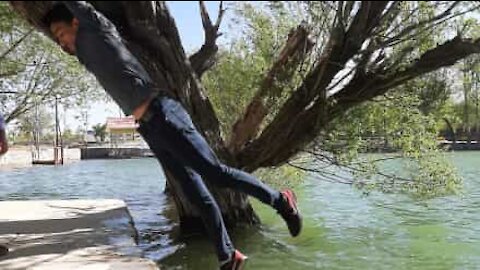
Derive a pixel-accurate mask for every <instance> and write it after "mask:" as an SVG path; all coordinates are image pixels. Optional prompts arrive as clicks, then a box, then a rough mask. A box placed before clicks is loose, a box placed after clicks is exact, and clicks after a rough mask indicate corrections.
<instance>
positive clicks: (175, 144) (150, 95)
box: [44, 1, 302, 269]
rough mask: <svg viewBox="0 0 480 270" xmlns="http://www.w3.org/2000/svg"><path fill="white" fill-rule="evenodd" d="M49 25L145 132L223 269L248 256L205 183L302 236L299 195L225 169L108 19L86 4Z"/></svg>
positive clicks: (68, 8) (69, 7) (61, 12)
mask: <svg viewBox="0 0 480 270" xmlns="http://www.w3.org/2000/svg"><path fill="white" fill-rule="evenodd" d="M44 23H45V24H46V26H48V27H49V29H50V31H51V33H52V34H53V36H54V37H55V39H56V42H57V43H58V44H59V45H60V46H61V47H62V49H63V50H64V51H65V52H67V53H69V54H71V55H76V57H77V58H78V60H79V61H80V63H82V64H83V65H84V66H85V67H86V68H87V70H89V71H90V72H92V73H93V74H94V75H95V76H96V78H97V80H98V81H99V82H100V84H101V85H102V86H103V87H104V88H105V90H106V91H107V92H108V93H109V94H110V95H111V96H112V98H113V99H114V100H115V101H116V102H117V103H118V104H119V106H120V107H121V108H122V110H123V111H124V113H125V114H126V115H133V116H134V117H135V119H136V120H137V121H138V122H139V129H138V131H139V133H140V134H141V135H142V136H143V138H144V139H145V141H146V142H147V143H148V145H149V146H150V148H151V149H152V151H153V153H154V154H155V156H156V157H157V159H158V160H159V161H160V162H161V163H162V164H163V165H164V167H165V168H166V169H167V170H168V171H170V172H171V173H172V174H173V175H174V177H175V179H176V180H178V181H179V183H180V185H181V187H182V190H183V192H184V193H185V195H186V197H187V199H188V200H189V201H190V202H191V203H192V205H194V206H195V207H196V209H197V210H198V212H199V213H200V215H201V218H202V220H203V222H204V224H205V227H206V229H207V232H208V235H209V237H210V239H211V240H212V241H213V243H214V245H215V249H216V252H217V256H218V259H219V262H220V269H242V267H243V265H244V263H245V260H246V258H247V257H246V256H245V255H243V254H242V253H240V252H239V251H238V250H236V249H235V248H234V246H233V244H232V243H231V241H230V237H229V235H228V233H227V230H226V228H225V225H224V221H223V219H222V215H221V212H220V209H219V207H218V205H217V203H216V201H215V199H214V198H213V197H212V195H211V194H210V192H209V190H208V189H207V187H206V186H205V183H204V182H203V180H202V178H205V179H208V180H209V181H210V182H211V183H212V184H213V185H216V186H219V187H223V188H231V189H234V190H237V191H240V192H243V193H246V194H248V195H250V196H253V197H255V198H257V199H259V200H260V201H261V202H263V203H265V204H267V205H270V206H271V207H273V208H274V209H275V210H277V211H278V213H279V214H280V215H281V217H282V218H283V219H284V220H285V221H286V223H287V226H288V229H289V231H290V234H291V235H292V236H294V237H295V236H297V235H298V234H299V233H300V230H301V227H302V219H301V216H300V213H299V211H298V208H297V204H296V198H295V195H294V193H293V191H291V190H284V191H282V192H279V191H276V190H274V189H272V188H270V187H269V186H267V185H265V184H263V183H262V182H260V181H259V180H258V179H256V178H255V177H254V176H252V175H250V174H248V173H246V172H243V171H241V170H238V169H235V168H231V167H228V166H226V165H225V164H222V163H221V162H220V161H219V159H218V158H217V157H216V155H215V153H214V152H213V150H212V149H211V147H210V146H209V145H208V143H207V142H206V140H205V139H204V138H203V137H202V135H201V134H200V133H199V132H198V131H197V129H196V128H195V126H194V125H193V123H192V121H191V119H190V116H189V115H188V113H187V112H186V110H185V109H184V108H183V106H182V105H181V103H179V102H178V101H177V100H175V99H173V98H171V97H170V96H169V95H168V94H167V91H164V90H163V89H161V87H162V86H157V85H155V84H154V82H153V81H152V79H151V78H150V75H149V74H148V73H147V72H146V70H145V68H144V67H143V66H142V65H141V64H140V62H139V61H138V60H137V59H136V58H135V56H134V55H133V54H132V53H131V52H130V51H129V50H128V49H127V47H126V46H125V44H124V43H123V42H122V39H121V38H120V35H119V33H118V31H117V29H116V27H115V25H114V24H113V23H112V22H111V21H109V20H108V19H107V18H106V17H105V16H104V15H103V14H101V13H100V12H98V11H97V10H95V8H94V7H93V6H91V5H90V4H88V3H86V2H84V1H62V3H56V4H55V5H54V7H53V8H52V9H51V10H50V11H49V12H48V13H47V15H46V16H45V17H44Z"/></svg>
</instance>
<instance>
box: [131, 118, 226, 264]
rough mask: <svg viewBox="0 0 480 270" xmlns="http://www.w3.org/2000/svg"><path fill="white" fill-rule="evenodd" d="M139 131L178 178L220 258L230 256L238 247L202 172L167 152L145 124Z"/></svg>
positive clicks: (223, 259) (161, 160)
mask: <svg viewBox="0 0 480 270" xmlns="http://www.w3.org/2000/svg"><path fill="white" fill-rule="evenodd" d="M139 132H140V133H141V134H142V136H143V137H144V139H145V141H146V142H147V143H148V144H149V146H150V149H151V150H152V151H153V152H154V154H155V156H156V157H157V159H158V161H159V162H161V164H163V166H164V167H165V169H167V170H168V171H169V172H171V173H172V174H173V175H174V177H175V179H176V180H178V181H179V184H180V186H181V188H182V191H183V192H184V193H185V195H186V196H187V199H188V200H189V201H190V203H192V205H194V206H195V207H196V208H197V210H198V211H199V213H200V215H201V218H202V220H203V222H204V225H205V228H206V230H207V233H208V235H209V237H210V239H212V240H213V242H214V245H215V249H216V253H217V256H218V259H219V261H220V262H223V261H227V260H228V259H230V256H231V255H232V254H233V252H234V251H235V249H234V247H233V245H232V242H231V240H230V237H229V235H228V232H227V230H226V228H225V224H224V222H223V218H222V214H221V211H220V208H219V207H218V205H217V203H216V201H215V199H214V198H213V196H212V195H211V193H210V192H209V191H208V189H207V187H206V186H205V184H204V182H203V180H202V178H201V177H200V175H199V174H197V173H196V172H195V171H194V170H192V169H191V168H189V167H186V166H183V165H182V164H180V163H179V162H177V161H176V159H175V158H174V157H172V156H171V155H170V154H169V153H167V152H166V151H164V150H163V149H162V148H161V147H160V145H159V143H158V141H157V140H158V136H154V135H155V134H151V133H149V132H148V131H145V130H144V129H142V127H140V128H139Z"/></svg>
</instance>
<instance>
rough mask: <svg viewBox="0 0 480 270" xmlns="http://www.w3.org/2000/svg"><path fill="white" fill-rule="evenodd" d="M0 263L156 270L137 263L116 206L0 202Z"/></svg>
mask: <svg viewBox="0 0 480 270" xmlns="http://www.w3.org/2000/svg"><path fill="white" fill-rule="evenodd" d="M0 209H1V211H0V244H2V245H5V246H7V247H8V248H9V250H10V251H9V253H8V254H7V255H6V256H2V257H0V269H2V270H3V269H5V270H7V269H8V270H20V269H32V270H44V269H49V270H50V269H51V270H55V269H76V270H90V269H98V270H103V269H105V270H107V269H108V270H110V269H111V270H114V269H119V270H122V269H136V270H142V269H159V268H158V267H157V266H156V264H155V263H154V262H152V261H149V260H146V259H142V258H140V257H138V256H140V254H141V251H140V250H139V249H138V248H137V247H136V244H135V239H136V231H135V229H134V227H133V224H132V222H131V216H130V215H129V213H128V209H127V206H126V204H125V203H124V202H123V201H120V200H59V201H5V202H0Z"/></svg>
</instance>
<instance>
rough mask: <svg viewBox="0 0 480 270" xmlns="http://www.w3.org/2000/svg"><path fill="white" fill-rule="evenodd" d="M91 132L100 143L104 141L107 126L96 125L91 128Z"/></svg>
mask: <svg viewBox="0 0 480 270" xmlns="http://www.w3.org/2000/svg"><path fill="white" fill-rule="evenodd" d="M92 129H93V132H95V137H97V138H100V141H101V142H103V141H105V137H106V136H107V124H96V125H95V126H93V127H92Z"/></svg>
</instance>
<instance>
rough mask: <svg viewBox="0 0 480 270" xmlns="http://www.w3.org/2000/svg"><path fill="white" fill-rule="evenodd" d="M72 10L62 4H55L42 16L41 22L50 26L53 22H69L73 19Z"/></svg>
mask: <svg viewBox="0 0 480 270" xmlns="http://www.w3.org/2000/svg"><path fill="white" fill-rule="evenodd" d="M73 17H74V16H73V14H72V12H71V11H70V10H69V9H68V8H67V6H65V5H64V4H56V5H54V6H53V7H52V9H50V11H48V12H47V14H46V15H45V16H44V17H43V19H42V22H43V23H44V24H45V25H46V26H48V27H50V25H51V24H52V23H55V22H65V23H71V22H72V20H73Z"/></svg>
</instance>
